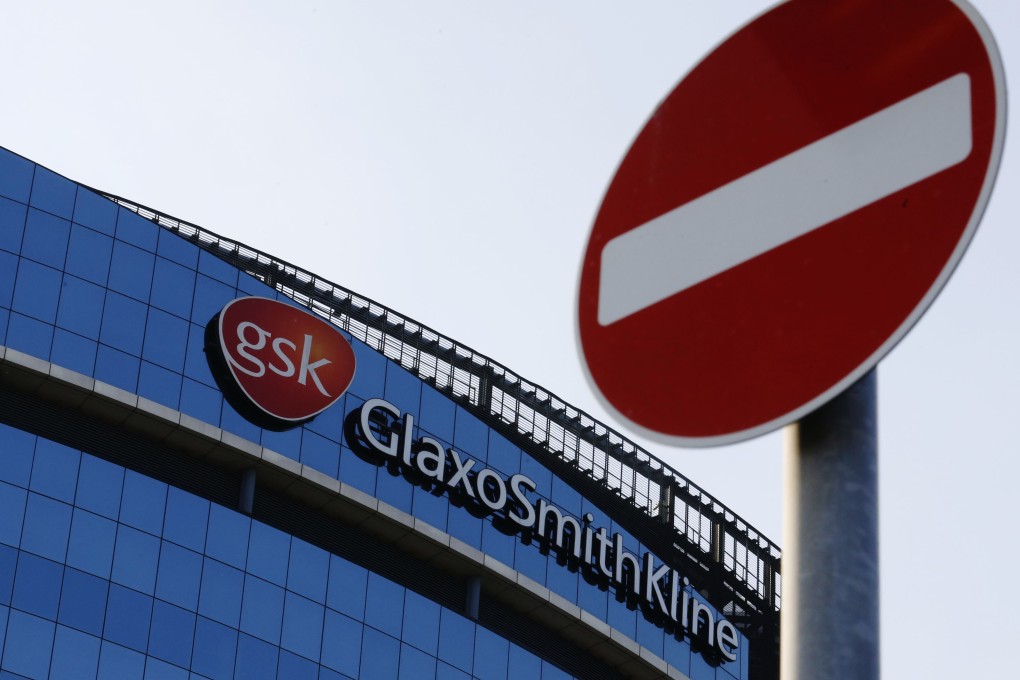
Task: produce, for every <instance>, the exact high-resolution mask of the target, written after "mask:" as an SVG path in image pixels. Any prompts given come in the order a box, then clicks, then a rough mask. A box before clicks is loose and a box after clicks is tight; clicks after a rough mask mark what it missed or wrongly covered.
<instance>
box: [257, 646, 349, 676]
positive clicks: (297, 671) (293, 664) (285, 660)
mask: <svg viewBox="0 0 1020 680" xmlns="http://www.w3.org/2000/svg"><path fill="white" fill-rule="evenodd" d="M318 672H319V667H318V666H317V665H316V664H315V663H314V662H312V661H309V660H308V659H306V658H304V657H301V656H298V655H297V654H293V653H291V652H288V651H286V650H280V673H279V675H278V676H277V677H279V678H287V680H316V678H317V677H318ZM366 680H367V678H366Z"/></svg>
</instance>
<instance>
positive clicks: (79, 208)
mask: <svg viewBox="0 0 1020 680" xmlns="http://www.w3.org/2000/svg"><path fill="white" fill-rule="evenodd" d="M116 220H117V204H116V203H114V202H113V201H110V200H108V199H106V198H103V197H102V196H100V195H98V194H94V193H92V192H91V191H89V190H88V189H83V188H82V187H78V194H77V196H76V197H75V201H74V221H75V222H77V223H78V224H84V225H85V226H86V227H91V228H92V229H96V230H98V231H101V232H103V233H105V234H113V224H114V222H115V221H116Z"/></svg>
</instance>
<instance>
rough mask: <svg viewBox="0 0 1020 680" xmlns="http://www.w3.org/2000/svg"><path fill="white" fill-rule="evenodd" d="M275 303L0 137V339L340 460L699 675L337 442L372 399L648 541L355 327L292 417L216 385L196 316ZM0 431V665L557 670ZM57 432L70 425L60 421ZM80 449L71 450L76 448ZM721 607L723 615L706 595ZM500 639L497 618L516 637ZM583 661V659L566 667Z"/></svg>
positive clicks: (151, 491) (655, 630)
mask: <svg viewBox="0 0 1020 680" xmlns="http://www.w3.org/2000/svg"><path fill="white" fill-rule="evenodd" d="M243 296H261V297H267V298H272V299H279V300H281V301H284V302H288V303H290V302H291V301H290V300H289V299H288V298H286V297H285V296H283V295H282V294H279V293H277V292H276V291H275V290H274V289H273V288H271V287H269V286H267V285H265V284H264V283H262V282H261V281H259V280H258V279H256V278H254V277H252V276H249V275H248V274H246V273H244V272H241V271H239V270H238V269H236V268H235V267H233V266H232V265H230V264H228V263H226V262H224V261H222V260H220V259H218V258H216V257H215V256H213V255H212V254H210V253H209V252H207V251H205V250H203V249H201V248H199V247H198V246H197V245H196V244H194V243H192V242H189V241H188V240H187V239H185V238H182V237H181V236H179V235H177V234H175V233H173V232H171V231H169V230H166V229H163V228H160V227H158V226H157V225H155V224H154V223H152V222H150V221H148V220H146V219H144V218H142V217H140V216H138V215H137V214H135V213H133V212H131V211H129V210H127V209H124V208H121V207H119V206H118V205H116V204H115V203H113V202H111V201H109V200H107V199H105V198H103V197H100V196H98V195H96V194H95V193H93V192H92V191H90V190H88V189H86V188H84V187H82V186H80V185H78V184H76V183H74V182H71V181H70V180H67V179H65V178H63V177H61V176H59V175H57V174H55V173H53V172H51V171H49V170H47V169H45V168H42V167H39V166H37V165H36V164H34V163H32V162H30V161H28V160H26V159H24V158H21V157H18V156H16V155H14V154H11V153H10V152H7V151H3V150H0V345H3V346H4V347H6V348H10V349H12V350H15V351H17V352H20V353H23V354H25V355H29V356H31V357H36V358H38V359H41V360H44V361H46V362H49V363H50V364H52V365H54V366H59V367H63V368H66V369H69V370H71V371H74V372H75V373H77V374H81V375H83V376H87V377H89V378H93V379H94V380H95V381H98V382H101V383H105V384H107V385H112V386H114V387H116V388H119V389H121V390H124V391H126V392H128V393H131V394H134V395H137V396H139V397H142V398H144V399H147V400H150V401H151V402H154V403H156V404H159V405H161V406H164V407H166V408H168V409H171V410H173V411H175V412H180V413H181V414H184V415H186V416H190V417H191V418H194V419H196V420H197V421H200V422H202V423H206V424H208V425H212V426H214V427H216V428H220V429H221V430H222V431H224V432H228V433H232V434H233V435H236V436H237V437H240V438H241V439H243V440H247V441H249V442H253V443H255V444H258V445H260V446H262V447H265V448H267V449H271V450H273V451H275V452H278V453H280V454H282V455H283V456H285V457H287V458H290V459H292V460H294V461H297V462H299V463H301V464H303V465H305V466H307V467H308V468H311V469H314V470H317V471H319V472H322V473H324V474H325V475H327V476H329V477H331V478H333V479H338V480H340V481H341V482H342V483H344V484H346V485H350V486H351V487H353V488H356V489H358V490H360V491H362V492H364V493H365V494H367V495H368V496H370V497H372V498H375V499H378V500H379V501H381V502H383V503H385V504H388V505H389V506H392V507H393V508H396V509H397V510H399V511H402V512H404V513H407V514H408V515H410V516H413V517H414V518H416V519H418V520H421V521H423V522H425V523H427V524H428V525H430V526H431V527H434V528H435V529H438V530H439V531H440V532H443V533H445V534H448V535H449V536H452V537H453V538H455V539H458V540H459V541H462V542H463V543H464V544H466V545H467V546H469V547H471V548H474V549H476V550H478V551H481V552H482V553H484V554H485V555H488V556H491V557H493V558H495V559H496V560H497V561H498V562H500V563H501V564H503V565H505V566H506V567H509V568H510V569H512V570H514V571H515V572H517V573H519V574H521V575H523V576H525V577H527V578H528V579H531V580H532V581H533V582H535V583H537V584H539V585H541V586H544V587H545V588H548V589H549V591H551V592H553V593H555V594H557V595H559V596H560V597H562V598H563V599H564V600H565V601H566V602H567V603H570V604H571V605H576V607H578V608H579V609H580V610H583V611H584V612H586V613H587V614H589V615H591V616H593V617H594V618H595V619H597V620H598V621H600V622H603V623H604V624H607V625H608V626H609V627H610V628H611V629H614V630H615V631H619V632H620V633H622V634H623V635H624V636H625V637H626V638H629V639H630V640H632V641H634V642H636V643H637V645H639V646H640V647H642V648H644V649H645V650H647V651H648V652H651V654H653V655H654V656H655V657H658V658H659V659H661V660H663V661H665V662H666V663H667V664H669V666H671V667H672V668H673V669H676V670H678V671H679V672H680V673H682V674H685V675H687V676H689V677H690V678H694V679H696V680H702V679H709V678H712V679H716V680H732V679H737V680H744V679H745V678H747V653H746V650H747V644H746V640H743V638H741V642H740V645H739V646H738V650H737V659H736V660H735V661H732V662H728V663H723V664H721V665H712V664H710V663H709V662H708V661H706V659H705V657H704V656H703V655H702V654H700V653H698V652H697V651H692V648H691V645H690V644H689V642H688V641H686V640H683V639H680V638H679V637H678V636H674V635H671V634H669V633H667V632H666V631H664V629H663V628H662V627H660V626H659V625H656V624H655V623H653V622H652V621H650V620H649V617H646V616H645V615H643V613H642V610H641V608H640V607H634V606H633V604H631V605H630V606H628V604H627V603H626V602H624V601H621V599H620V598H618V597H617V595H616V592H615V591H614V589H613V588H605V587H604V586H603V587H600V585H599V584H593V583H591V582H589V579H586V578H585V577H584V575H583V574H581V573H580V572H579V571H577V570H574V569H570V568H567V567H566V566H565V565H563V564H562V563H561V561H557V559H556V557H555V555H549V554H548V553H547V552H546V551H543V550H540V549H539V546H538V545H537V544H536V543H535V542H529V541H524V540H522V538H521V537H520V536H519V535H515V534H507V533H505V532H504V531H502V530H501V528H500V527H499V526H498V523H494V519H493V516H492V515H490V516H482V517H479V516H478V514H477V513H472V512H469V511H468V510H467V509H466V508H464V507H461V505H460V504H458V503H453V502H451V499H450V498H449V496H448V494H436V493H433V492H430V491H429V490H428V489H427V488H426V487H424V486H418V485H415V484H412V483H410V482H409V481H408V480H407V479H406V478H405V477H404V476H402V475H399V474H394V473H393V472H392V471H391V469H389V468H387V467H386V466H384V465H382V464H381V463H380V462H378V461H372V460H367V459H366V458H365V457H364V456H361V455H359V454H358V453H356V452H355V451H354V450H353V449H352V448H351V447H350V446H349V442H348V441H346V438H345V433H344V427H343V423H344V418H345V416H346V415H347V414H349V413H351V412H352V411H354V410H356V409H357V408H358V407H359V406H360V405H361V404H362V403H364V402H365V401H366V400H368V399H373V398H383V399H385V400H386V401H388V402H389V403H390V404H393V405H394V406H395V407H397V408H398V409H399V410H400V411H402V412H404V413H410V414H413V415H414V418H415V424H416V428H415V433H416V436H424V435H427V436H429V437H432V438H434V439H436V440H437V441H439V442H440V443H441V444H442V445H443V446H444V447H453V448H454V449H456V450H457V451H460V452H463V454H465V455H467V456H469V457H471V458H472V459H474V460H476V461H478V465H479V466H485V467H489V468H492V469H493V470H495V471H497V472H499V473H500V474H501V475H503V476H504V478H509V477H510V476H511V475H514V474H517V473H523V474H525V475H527V476H528V477H529V478H530V479H531V480H534V481H535V483H536V486H537V488H536V490H535V493H534V494H533V496H534V498H536V499H538V498H543V499H545V500H547V501H548V502H550V503H552V504H553V505H555V506H557V507H558V508H560V509H561V510H563V511H564V512H566V513H569V514H571V515H573V516H574V517H578V518H579V517H582V516H584V515H585V514H586V513H590V514H591V515H592V517H593V522H592V524H593V525H595V526H601V527H605V528H606V529H607V530H608V531H609V532H610V534H613V533H619V534H621V535H622V536H623V539H624V546H625V547H626V549H627V550H629V551H631V552H632V553H634V554H635V555H641V554H644V553H645V552H646V551H645V549H644V546H642V545H640V544H639V542H638V541H637V540H636V539H635V538H634V537H633V536H631V535H630V534H628V533H627V532H626V531H625V530H624V528H623V527H621V526H619V525H618V524H617V522H616V520H615V519H614V518H613V517H611V516H609V515H608V514H607V513H606V512H604V511H603V510H602V509H601V508H600V507H598V506H597V505H596V504H595V503H593V502H592V501H591V500H589V499H587V498H585V497H583V496H582V495H581V494H580V493H579V492H578V491H576V490H575V489H574V488H573V487H572V486H571V485H570V484H568V483H567V482H566V481H564V480H563V479H561V478H560V477H558V476H557V475H555V474H553V473H552V472H551V471H550V470H549V469H548V468H546V467H545V466H543V465H542V464H541V463H540V462H539V461H538V460H537V459H536V458H535V457H533V456H532V455H530V454H529V453H528V452H527V451H526V450H522V449H521V448H520V447H519V446H516V445H515V444H514V443H512V442H511V441H509V440H508V439H507V438H505V437H504V436H502V435H501V434H499V433H498V432H496V431H495V430H493V429H491V428H490V427H488V426H487V425H486V424H485V423H483V422H482V421H480V420H479V419H478V418H477V417H475V416H474V415H473V414H472V413H470V412H469V411H467V410H466V409H465V408H464V407H463V406H461V405H459V404H457V403H456V402H454V401H452V400H450V399H449V398H448V397H446V396H445V395H442V394H440V393H439V392H438V391H436V390H435V389H434V388H432V387H431V386H429V385H428V384H426V383H424V382H422V381H421V380H420V379H418V378H417V377H415V376H414V375H412V374H410V373H408V372H407V371H406V370H404V369H403V368H401V367H400V366H399V365H398V364H396V363H394V362H392V361H390V360H389V359H387V358H386V357H385V356H383V355H382V354H380V353H378V352H377V351H376V350H374V349H372V348H370V347H368V346H366V345H364V344H362V343H360V342H359V341H357V340H356V339H352V340H351V342H352V345H353V347H354V351H355V356H356V359H357V373H356V375H355V379H354V382H353V384H352V385H351V387H350V388H349V390H348V391H347V393H346V394H345V395H344V397H342V398H341V399H340V400H339V401H338V402H337V403H336V404H335V405H333V406H332V407H330V408H329V409H328V410H327V411H326V412H324V413H322V414H321V415H320V416H318V417H317V418H316V419H314V420H313V421H311V422H310V423H308V424H306V425H305V426H303V427H300V428H296V429H293V430H289V431H285V432H273V431H269V430H264V429H262V428H259V427H257V426H256V425H253V424H251V423H250V422H248V421H247V420H245V419H244V418H243V417H242V416H241V415H239V414H238V413H237V412H236V411H235V410H234V409H233V408H232V407H231V406H230V404H229V403H227V402H226V401H225V400H224V398H223V395H222V394H221V393H220V391H219V389H218V388H217V385H216V381H215V380H214V378H213V376H212V374H211V373H210V369H209V365H208V363H207V360H206V357H205V354H204V351H203V344H204V332H205V326H206V324H207V323H208V322H209V320H210V319H211V318H212V317H213V316H214V315H215V314H216V313H217V312H219V310H220V309H222V307H223V306H224V305H225V304H226V303H227V302H229V301H230V300H233V299H235V298H238V297H243ZM59 439H61V438H60V437H47V436H46V433H45V432H41V433H37V434H30V433H28V432H26V431H24V430H23V429H19V428H18V427H12V426H8V425H4V426H2V428H0V461H2V462H0V605H3V606H2V607H0V644H2V647H0V649H2V657H0V678H5V677H27V678H45V677H53V678H77V677H88V678H96V677H98V678H195V677H204V678H214V679H219V678H233V677H236V678H276V677H279V678H323V679H325V678H341V677H353V678H358V677H363V678H404V677H407V678H411V677H413V678H468V677H477V678H565V677H572V674H571V672H570V670H569V669H567V670H564V668H563V667H564V666H568V665H569V663H568V662H564V661H563V660H562V659H560V660H556V661H555V662H553V661H550V660H549V659H542V658H540V657H539V656H538V655H537V654H536V653H535V651H534V649H530V650H529V647H532V645H529V644H528V643H527V641H526V640H523V639H522V640H513V639H508V636H506V635H501V634H498V633H496V632H494V631H493V630H492V629H490V628H489V627H486V626H485V625H483V624H482V623H479V622H476V621H474V620H471V618H469V617H468V616H467V615H466V614H465V612H464V611H457V610H456V609H455V608H452V607H450V606H443V605H441V604H439V603H437V602H436V601H433V600H432V599H429V597H426V596H425V595H423V594H421V593H419V592H417V591H416V590H415V589H414V588H413V587H409V585H408V583H401V582H399V580H400V579H399V578H398V579H396V580H394V579H391V578H387V577H385V576H382V575H380V574H379V573H376V572H375V571H373V570H372V569H370V568H368V567H366V566H365V565H364V564H358V561H357V560H356V559H353V560H352V559H347V558H346V557H343V556H341V555H338V554H334V553H330V552H328V551H327V550H325V549H324V548H323V547H321V546H318V545H315V544H313V542H308V541H305V540H302V539H300V538H298V537H296V536H293V535H291V534H289V533H286V532H284V531H282V530H280V529H278V528H274V527H273V526H270V524H269V523H265V522H262V521H259V520H258V519H253V518H252V517H249V516H248V515H246V514H243V513H241V512H238V511H237V510H235V509H233V508H229V507H225V506H224V505H222V504H219V503H216V502H211V501H210V500H208V499H206V498H203V497H201V496H199V495H195V494H194V493H190V492H188V491H185V490H183V489H182V488H178V487H176V486H173V485H170V484H167V483H165V482H161V481H158V480H157V479H156V478H153V477H151V476H148V475H146V474H144V473H142V472H139V471H137V470H135V469H131V468H132V465H131V464H130V463H128V464H127V465H126V467H125V466H121V465H118V464H115V463H113V462H110V461H109V460H108V458H109V456H106V454H105V452H104V451H103V450H101V448H102V447H101V445H100V446H99V448H98V449H97V448H96V447H95V446H93V447H92V448H89V447H86V446H84V445H82V446H81V447H78V448H76V447H69V446H66V445H63V444H60V443H57V442H56V441H54V440H59ZM65 439H66V435H65ZM85 449H87V450H88V452H84V450H85ZM713 614H714V615H715V616H721V615H720V614H719V613H718V612H713ZM509 637H512V635H511V636H509ZM574 673H575V674H577V671H576V670H575V671H574Z"/></svg>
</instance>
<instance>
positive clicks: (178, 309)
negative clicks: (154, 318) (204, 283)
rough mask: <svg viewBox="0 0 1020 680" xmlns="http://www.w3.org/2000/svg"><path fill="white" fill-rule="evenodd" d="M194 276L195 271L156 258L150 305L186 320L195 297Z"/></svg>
mask: <svg viewBox="0 0 1020 680" xmlns="http://www.w3.org/2000/svg"><path fill="white" fill-rule="evenodd" d="M195 276H196V274H195V270H193V269H187V268H185V267H182V266H181V265H179V264H177V263H175V262H171V261H170V260H167V259H165V258H162V257H157V258H156V268H155V271H154V272H153V276H152V294H151V296H150V300H151V302H152V304H153V305H155V306H156V307H159V308H160V309H162V310H165V311H167V312H170V313H171V314H176V315H177V316H179V317H181V318H182V319H187V318H188V317H189V316H190V315H191V303H192V300H193V298H194V295H195Z"/></svg>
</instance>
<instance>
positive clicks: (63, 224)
mask: <svg viewBox="0 0 1020 680" xmlns="http://www.w3.org/2000/svg"><path fill="white" fill-rule="evenodd" d="M70 231H71V223H70V222H68V221H67V220H63V219H60V218H59V217H54V216H53V215H50V214H49V213H45V212H42V211H40V210H34V209H33V210H29V211H28V221H27V222H26V223H25V235H24V238H23V239H22V242H21V254H22V255H23V256H24V257H30V258H32V259H33V260H35V261H36V262H41V263H43V264H47V265H49V266H51V267H54V268H56V269H62V268H63V266H64V257H65V256H66V254H67V235H68V233H69V232H70Z"/></svg>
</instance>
